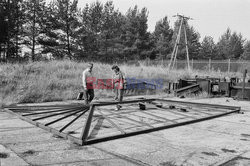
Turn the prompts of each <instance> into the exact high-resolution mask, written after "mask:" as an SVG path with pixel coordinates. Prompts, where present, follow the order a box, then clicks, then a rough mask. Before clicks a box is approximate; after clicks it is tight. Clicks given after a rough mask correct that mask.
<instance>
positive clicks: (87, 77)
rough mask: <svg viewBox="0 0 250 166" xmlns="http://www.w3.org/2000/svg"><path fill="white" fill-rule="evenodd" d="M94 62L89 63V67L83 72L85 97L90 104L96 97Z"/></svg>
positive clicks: (85, 101)
mask: <svg viewBox="0 0 250 166" xmlns="http://www.w3.org/2000/svg"><path fill="white" fill-rule="evenodd" d="M92 69H93V63H89V64H88V67H87V69H85V70H84V71H83V72H82V83H83V88H84V90H83V97H84V103H85V104H86V105H87V104H89V103H90V102H91V101H92V100H93V98H94V89H93V80H94V79H93V76H92Z"/></svg>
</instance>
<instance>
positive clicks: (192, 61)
mask: <svg viewBox="0 0 250 166" xmlns="http://www.w3.org/2000/svg"><path fill="white" fill-rule="evenodd" d="M193 69H194V59H192V70H193Z"/></svg>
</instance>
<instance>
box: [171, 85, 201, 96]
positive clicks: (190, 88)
mask: <svg viewBox="0 0 250 166" xmlns="http://www.w3.org/2000/svg"><path fill="white" fill-rule="evenodd" d="M199 90H200V86H199V85H198V84H193V85H189V86H186V87H183V88H180V89H177V90H176V91H175V95H176V96H180V95H187V94H191V93H195V92H198V91H199Z"/></svg>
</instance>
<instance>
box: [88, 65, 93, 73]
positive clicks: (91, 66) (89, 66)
mask: <svg viewBox="0 0 250 166" xmlns="http://www.w3.org/2000/svg"><path fill="white" fill-rule="evenodd" d="M93 66H94V65H93V63H89V64H88V69H89V72H91V71H92V69H93Z"/></svg>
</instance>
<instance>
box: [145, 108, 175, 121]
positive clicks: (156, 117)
mask: <svg viewBox="0 0 250 166" xmlns="http://www.w3.org/2000/svg"><path fill="white" fill-rule="evenodd" d="M141 113H144V114H147V115H150V116H154V117H156V118H159V119H163V120H165V121H172V122H175V123H176V121H175V120H170V119H166V118H163V117H160V116H157V115H154V114H151V113H149V112H146V111H141Z"/></svg>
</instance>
